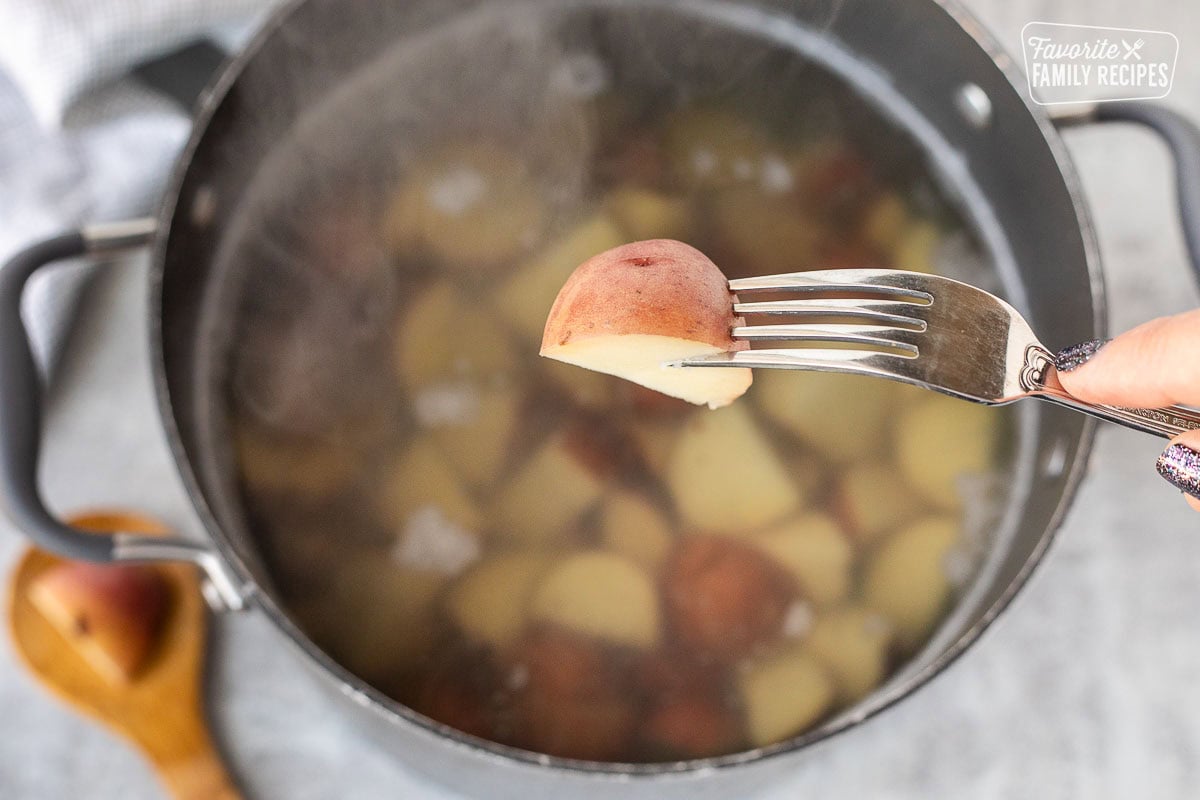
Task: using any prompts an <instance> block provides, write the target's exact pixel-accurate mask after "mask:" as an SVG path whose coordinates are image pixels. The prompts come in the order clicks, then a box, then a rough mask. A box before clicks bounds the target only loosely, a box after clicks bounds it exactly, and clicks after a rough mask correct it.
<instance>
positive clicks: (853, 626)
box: [804, 606, 892, 704]
mask: <svg viewBox="0 0 1200 800" xmlns="http://www.w3.org/2000/svg"><path fill="white" fill-rule="evenodd" d="M891 641H892V627H891V625H890V624H889V623H888V621H887V619H886V618H884V617H883V616H882V615H881V614H879V613H877V612H874V611H870V610H867V609H864V608H859V607H854V606H851V607H847V608H839V609H836V610H831V611H829V612H828V613H824V614H821V615H820V616H818V617H817V621H816V624H814V625H813V628H812V632H811V633H809V635H808V638H806V639H805V640H804V646H805V647H806V648H807V650H808V651H809V652H810V653H812V655H813V656H814V657H816V659H817V660H818V661H820V662H821V663H822V664H824V665H825V667H826V668H827V669H828V670H829V672H830V674H831V675H832V676H833V679H834V682H835V683H836V684H837V696H838V702H839V703H841V704H849V703H853V702H855V701H856V700H860V699H861V698H863V697H865V696H866V695H867V694H868V693H870V691H871V690H872V689H874V688H875V687H876V686H878V685H879V684H880V682H881V681H882V680H883V678H884V675H885V674H886V671H887V658H888V647H889V646H890V645H891Z"/></svg>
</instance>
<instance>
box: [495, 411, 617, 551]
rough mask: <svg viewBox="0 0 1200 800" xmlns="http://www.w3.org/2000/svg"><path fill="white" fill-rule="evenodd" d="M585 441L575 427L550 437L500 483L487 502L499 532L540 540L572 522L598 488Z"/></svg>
mask: <svg viewBox="0 0 1200 800" xmlns="http://www.w3.org/2000/svg"><path fill="white" fill-rule="evenodd" d="M589 446H591V443H590V442H589V441H588V440H587V438H586V436H584V435H583V434H581V433H579V432H577V431H573V430H572V431H562V432H559V433H558V434H556V435H554V436H553V437H551V439H550V440H549V441H548V442H546V443H545V444H544V445H543V446H542V447H541V449H540V450H537V451H536V452H535V453H534V454H533V455H532V456H531V457H530V458H529V460H528V461H526V462H525V463H524V464H523V465H522V466H521V467H520V468H519V469H518V470H517V473H516V474H515V475H514V476H513V477H512V478H511V479H510V480H509V481H508V483H506V484H505V485H503V486H502V487H501V488H500V490H499V492H498V494H497V495H496V498H495V500H494V505H493V507H492V515H491V516H492V518H493V520H494V522H495V524H496V525H497V526H499V532H500V535H501V536H504V537H505V538H508V539H511V540H514V541H518V542H523V543H525V544H532V545H540V544H545V543H547V542H549V541H550V540H551V539H553V538H554V536H556V535H557V534H559V533H561V532H562V531H563V530H564V529H566V528H567V527H568V526H569V525H571V524H572V523H574V522H576V521H577V520H578V519H579V517H580V516H581V515H582V514H583V513H584V512H585V511H587V510H588V509H589V508H590V507H591V506H592V505H593V504H594V503H595V502H596V501H597V500H599V499H600V495H601V494H602V493H603V491H604V484H605V477H604V475H603V473H602V472H600V471H598V470H597V469H596V464H595V463H593V457H594V456H595V455H596V454H593V453H588V452H584V451H585V450H586V449H587V448H588V447H589Z"/></svg>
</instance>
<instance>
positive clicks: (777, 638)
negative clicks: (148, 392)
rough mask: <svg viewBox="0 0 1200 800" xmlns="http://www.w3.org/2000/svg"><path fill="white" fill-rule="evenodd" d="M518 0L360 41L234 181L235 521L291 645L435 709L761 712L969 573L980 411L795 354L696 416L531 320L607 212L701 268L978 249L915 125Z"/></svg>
mask: <svg viewBox="0 0 1200 800" xmlns="http://www.w3.org/2000/svg"><path fill="white" fill-rule="evenodd" d="M635 17H636V18H638V19H642V21H647V20H650V19H651V18H652V17H653V15H647V16H646V17H645V18H644V19H643V18H642V17H640V16H637V15H635ZM663 19H665V17H664V18H663ZM519 22H520V20H517V21H516V22H514V21H513V20H507V21H503V22H501V21H498V20H497V19H495V18H493V17H491V16H486V15H475V16H473V17H471V18H468V19H467V20H466V21H464V22H462V23H458V24H457V25H456V26H455V27H454V30H453V31H439V32H434V33H431V34H428V35H427V36H425V37H424V38H422V39H421V40H419V41H417V42H415V43H414V44H412V45H411V46H406V47H405V48H404V49H403V50H401V51H398V52H397V53H395V54H392V55H390V56H388V57H387V59H385V65H386V69H383V68H380V67H378V66H377V67H376V68H375V69H374V70H372V71H369V72H368V73H366V74H364V76H363V77H361V78H360V79H358V81H357V82H356V81H351V82H349V83H348V85H347V88H346V89H343V90H340V94H338V95H336V96H334V97H333V98H331V99H330V100H329V102H328V103H327V104H326V106H324V107H323V109H322V113H321V114H319V115H314V116H311V117H309V118H307V119H305V120H302V121H301V122H300V123H298V124H297V126H296V133H295V136H294V138H293V139H292V140H291V141H289V142H285V143H282V144H281V147H280V148H279V154H278V155H277V156H276V157H273V159H272V160H271V161H269V162H268V163H267V164H266V165H265V166H264V167H263V169H262V170H261V173H260V175H259V177H258V179H257V181H256V183H255V189H254V191H252V192H251V193H250V194H249V195H248V198H247V199H246V200H245V201H244V213H243V214H241V219H240V222H239V225H240V228H239V231H238V233H237V235H235V236H234V237H233V238H232V240H231V244H230V245H229V247H228V250H227V252H226V254H225V265H226V270H227V272H228V274H229V275H230V276H231V277H230V279H229V281H228V283H229V296H232V297H236V298H237V306H236V307H237V309H238V313H237V314H236V316H235V320H236V323H235V324H234V326H233V327H232V328H231V329H230V330H229V332H228V337H227V338H228V342H229V349H228V352H229V356H228V365H227V369H226V372H225V374H226V380H225V381H224V383H223V384H222V386H221V391H222V392H223V393H224V395H225V398H226V401H227V405H228V408H229V415H228V416H229V423H230V426H231V429H232V431H233V433H234V436H235V440H236V442H237V448H236V461H237V467H238V474H239V481H240V487H241V490H242V496H243V499H244V505H245V509H244V511H245V516H246V520H247V524H248V525H249V526H250V529H251V531H252V532H253V533H254V535H255V537H256V539H257V541H258V542H259V543H260V545H261V548H262V555H263V557H264V560H265V562H266V565H267V568H268V570H269V572H270V575H271V577H272V579H273V582H274V584H275V586H276V589H277V591H278V594H279V597H280V599H281V601H282V603H283V604H284V605H285V607H286V608H287V609H288V611H289V612H290V613H291V614H292V615H293V617H294V618H295V619H296V620H297V622H298V623H299V624H300V625H301V626H302V627H303V628H304V629H305V631H306V632H307V633H308V634H309V636H310V637H311V638H312V639H313V641H314V642H316V643H317V644H318V645H319V646H320V647H322V648H324V649H325V650H327V651H328V652H329V653H330V654H331V655H332V656H333V657H334V658H335V659H337V660H338V661H340V662H341V663H342V664H343V665H345V666H346V667H347V668H348V669H350V670H351V671H353V672H355V673H356V674H358V675H360V676H361V677H362V678H364V679H365V680H367V681H368V682H370V683H372V684H373V685H375V686H376V687H378V688H379V689H381V690H382V691H384V692H386V693H388V694H390V695H391V696H393V697H395V698H396V699H397V700H399V701H401V702H403V703H406V704H408V705H410V706H411V707H413V708H415V709H416V710H418V711H419V712H421V713H424V714H426V715H428V716H430V717H431V718H433V719H436V720H438V721H441V722H444V723H446V724H449V725H452V726H454V727H456V728H459V729H460V730H463V731H465V732H467V733H470V734H474V735H477V736H480V737H482V738H486V739H490V740H493V741H497V742H502V743H505V744H511V745H514V746H518V747H523V748H526V749H530V750H534V751H538V752H543V753H550V754H553V755H561V756H566V757H575V758H583V759H593V760H616V761H656V760H676V759H683V758H694V757H703V756H710V755H719V754H724V753H730V752H735V751H738V750H743V749H746V748H749V747H753V746H758V745H765V744H770V743H772V742H775V741H778V740H781V739H784V738H787V737H790V736H793V735H796V734H798V733H801V732H803V731H804V730H807V729H809V728H811V727H812V726H814V725H817V724H819V723H820V722H821V721H822V720H823V719H827V718H829V716H830V715H832V714H834V713H836V712H837V710H838V709H841V708H845V707H848V706H849V705H851V704H853V703H855V702H856V701H858V700H859V699H861V698H863V697H864V696H866V695H867V694H869V693H870V692H871V691H872V690H873V689H874V688H875V687H876V686H878V685H879V684H880V683H882V682H883V681H884V680H885V679H886V677H887V676H888V675H889V673H891V672H892V671H893V670H895V669H897V668H899V667H900V666H901V665H903V664H904V663H905V661H906V660H908V659H909V658H910V657H911V656H912V655H913V654H914V653H916V652H917V651H918V650H919V649H920V648H921V646H922V644H923V643H924V642H925V641H927V639H928V637H929V636H931V635H932V634H933V632H934V631H935V630H936V627H937V624H938V622H939V620H940V619H942V618H943V615H944V614H945V613H946V612H947V610H948V609H949V608H951V607H952V605H953V602H954V598H955V596H956V593H957V592H958V590H959V589H960V588H961V587H962V586H964V585H965V584H966V583H967V582H968V581H969V579H970V578H971V576H972V574H973V573H974V571H975V569H976V567H977V564H978V562H979V559H980V557H981V554H982V553H983V552H984V551H985V550H986V549H987V545H988V539H987V537H988V534H989V533H990V531H991V530H992V529H993V527H994V525H995V518H996V517H995V510H996V509H998V508H1000V507H1001V506H1002V505H1003V501H1004V500H1005V499H1006V492H1007V491H1008V485H1009V483H1010V480H1009V472H1008V470H1009V465H1010V463H1011V461H1010V458H1009V457H1010V456H1011V450H1012V436H1013V434H1012V425H1011V424H1010V422H1009V421H1008V419H1007V412H1005V411H1003V410H995V409H983V408H978V407H974V406H970V405H968V404H965V403H961V402H959V401H953V400H949V399H945V398H941V397H937V396H933V395H929V394H927V393H922V392H920V391H918V390H915V389H911V388H909V387H901V386H899V385H896V384H891V383H886V382H881V381H875V380H870V379H864V378H843V377H835V376H822V375H809V374H794V373H770V374H768V373H763V374H760V375H758V376H756V381H755V384H754V386H752V387H751V389H750V391H749V393H748V394H747V395H746V396H745V397H744V398H743V399H741V400H739V401H738V402H737V403H736V404H735V405H734V406H732V407H730V408H728V409H724V410H721V411H716V412H711V411H707V410H704V409H697V408H693V407H689V406H687V405H685V404H682V403H679V402H676V401H673V400H670V399H669V398H664V397H662V396H659V395H655V394H653V393H651V392H648V391H645V390H642V389H639V388H637V387H633V386H631V385H628V384H624V383H622V382H620V381H618V380H616V379H612V378H608V377H606V376H600V375H596V374H592V373H586V372H583V371H581V370H577V369H574V368H571V367H567V366H565V365H561V364H557V363H552V362H547V361H545V360H541V359H539V358H538V357H537V349H538V345H539V343H540V331H541V323H542V322H543V321H544V319H545V315H546V313H547V311H548V310H549V306H550V303H551V302H552V301H553V297H554V294H555V292H556V291H557V289H558V287H559V286H560V285H561V284H562V282H563V281H564V280H565V278H566V277H567V275H568V274H569V273H570V271H571V269H572V268H573V267H574V266H575V265H576V264H577V263H578V262H580V261H581V260H583V259H584V258H587V257H588V256H591V255H593V254H595V253H596V252H599V251H601V250H604V249H607V248H608V247H611V246H614V245H617V244H620V243H623V242H625V241H630V240H634V239H643V238H655V237H670V238H679V239H683V240H685V241H688V242H689V243H691V244H693V245H695V246H697V247H699V248H700V249H701V250H703V251H705V252H706V253H708V254H709V255H710V256H712V257H713V259H714V260H715V261H716V262H717V264H718V265H720V266H721V267H722V268H723V269H724V270H725V271H726V273H727V274H728V275H730V276H731V277H738V276H748V275H754V274H767V273H775V272H782V271H792V270H802V269H806V268H828V267H858V266H862V267H895V268H902V269H915V270H921V271H939V272H942V273H946V274H950V275H951V276H953V277H963V276H964V273H963V270H965V269H970V270H972V272H971V273H969V274H967V275H966V277H967V278H969V279H971V280H974V281H976V282H979V280H980V279H981V278H982V277H984V276H988V275H990V274H991V273H990V272H988V266H989V265H990V264H991V259H990V257H988V256H985V255H984V254H983V252H982V248H981V247H980V246H979V244H978V242H977V239H976V236H975V235H974V233H973V229H972V228H970V227H969V226H968V225H966V224H965V222H964V219H963V217H962V215H961V214H960V213H959V212H958V211H957V210H956V208H955V206H954V205H952V204H950V203H948V202H946V200H945V199H944V195H943V193H942V192H941V191H940V190H939V189H938V186H939V184H938V182H937V180H936V179H935V177H934V172H933V171H931V167H930V165H929V164H928V163H927V162H926V160H925V158H924V157H923V155H922V152H923V151H922V150H921V148H920V147H918V146H917V145H916V144H915V143H913V142H912V141H911V140H909V139H908V138H907V137H906V136H904V135H903V134H901V133H900V132H899V130H898V129H896V128H895V127H893V126H892V125H891V124H890V123H889V122H887V121H886V120H885V119H884V118H882V117H881V116H880V115H879V114H877V113H876V112H874V111H873V110H872V107H870V106H868V105H867V104H866V103H864V102H862V101H861V100H859V99H858V98H857V96H856V95H854V94H853V93H852V92H851V91H850V90H849V89H848V88H847V87H846V86H845V85H844V84H843V83H841V82H840V81H839V80H837V79H835V78H834V77H833V76H832V75H831V74H830V73H829V72H827V71H825V70H824V69H821V68H819V67H817V66H815V65H814V64H813V63H812V62H808V61H803V60H800V59H798V58H797V57H796V56H795V55H794V54H793V53H791V52H787V51H785V50H784V49H783V48H782V47H780V48H779V49H772V48H770V47H764V46H763V44H762V41H761V40H759V39H755V40H754V41H753V48H752V50H750V51H748V50H747V47H746V46H745V45H746V44H747V43H746V42H743V41H742V38H743V37H742V36H741V35H739V34H733V33H729V32H723V33H716V32H713V31H710V30H708V29H702V30H696V31H687V30H682V29H681V26H682V28H686V27H687V23H684V22H672V23H671V24H670V25H667V24H666V23H665V22H663V24H645V25H633V24H601V23H599V22H597V21H596V20H590V21H587V24H582V23H579V22H577V21H576V22H571V23H570V24H567V23H564V24H563V25H562V26H561V27H555V26H553V25H551V26H549V27H547V26H546V25H544V24H539V25H533V26H528V25H522V24H518V23H519ZM660 22H662V20H660ZM465 40H470V41H472V42H475V43H477V44H478V48H477V50H478V54H479V58H478V59H477V60H475V61H472V63H475V64H486V65H487V67H488V69H486V70H483V69H475V68H466V69H463V68H461V65H462V55H461V54H462V43H463V41H465ZM671 41H674V42H678V41H694V42H700V43H703V44H704V46H705V47H707V48H708V50H707V51H705V50H703V48H701V49H700V50H697V49H695V48H692V49H688V48H678V47H676V48H668V47H666V43H667V42H671ZM449 42H454V43H456V45H455V46H453V47H451V46H449V44H448V43H449ZM713 52H720V53H724V54H725V55H724V56H723V57H714V56H713V55H712V54H713ZM746 52H752V53H753V55H752V57H745V58H743V57H739V56H740V55H744V54H745V53H746ZM531 87H536V90H535V89H532V88H531ZM364 110H365V111H364ZM991 288H995V287H991ZM731 467H736V469H731Z"/></svg>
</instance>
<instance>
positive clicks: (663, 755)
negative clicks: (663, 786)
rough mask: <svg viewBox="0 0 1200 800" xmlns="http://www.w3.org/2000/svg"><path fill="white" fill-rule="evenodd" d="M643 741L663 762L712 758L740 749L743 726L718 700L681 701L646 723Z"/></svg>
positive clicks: (664, 706) (661, 708) (652, 714)
mask: <svg viewBox="0 0 1200 800" xmlns="http://www.w3.org/2000/svg"><path fill="white" fill-rule="evenodd" d="M641 738H642V740H643V741H644V742H645V743H646V745H647V746H648V747H650V748H651V751H652V752H653V753H654V754H655V755H657V756H658V757H659V758H660V759H661V760H674V759H684V758H709V757H711V756H718V755H724V754H725V753H730V752H733V750H734V749H736V748H737V746H738V744H739V742H741V741H742V724H741V720H739V719H738V717H737V715H736V714H734V713H733V712H732V711H730V710H729V709H727V708H725V707H724V706H723V705H721V704H720V703H719V702H717V701H716V700H715V699H711V698H706V697H690V698H680V699H676V700H671V701H668V702H666V703H663V704H661V705H659V706H658V707H657V708H655V709H654V710H653V711H652V712H650V714H649V715H648V716H647V717H646V719H645V721H644V722H643V723H642V728H641Z"/></svg>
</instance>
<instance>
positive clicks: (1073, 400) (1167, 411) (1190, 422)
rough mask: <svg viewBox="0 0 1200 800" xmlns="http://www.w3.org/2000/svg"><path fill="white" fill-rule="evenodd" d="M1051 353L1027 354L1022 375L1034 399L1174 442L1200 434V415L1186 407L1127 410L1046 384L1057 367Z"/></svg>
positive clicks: (1034, 349)
mask: <svg viewBox="0 0 1200 800" xmlns="http://www.w3.org/2000/svg"><path fill="white" fill-rule="evenodd" d="M1053 358H1054V357H1053V356H1052V355H1051V354H1050V352H1049V351H1048V350H1046V349H1044V348H1041V347H1031V348H1029V351H1028V352H1027V353H1026V354H1025V363H1026V368H1025V369H1024V370H1023V371H1022V373H1021V383H1022V386H1023V388H1025V389H1026V391H1028V392H1029V395H1030V396H1031V397H1039V398H1041V399H1043V400H1048V401H1049V402H1051V403H1056V404H1058V405H1062V406H1067V407H1068V408H1073V409H1075V410H1076V411H1082V412H1083V413H1085V414H1090V415H1091V416H1093V417H1097V418H1099V419H1103V420H1108V421H1109V422H1116V423H1118V424H1120V425H1124V426H1125V427H1127V428H1133V429H1134V430H1139V431H1143V432H1145V433H1151V434H1155V435H1157V436H1162V437H1163V438H1166V439H1171V438H1174V437H1176V436H1178V435H1179V434H1181V433H1186V432H1187V431H1194V430H1200V411H1197V410H1195V409H1191V408H1185V407H1183V406H1165V407H1163V408H1126V407H1124V406H1109V405H1103V404H1101V403H1089V402H1087V401H1084V400H1080V399H1079V398H1078V397H1074V396H1073V395H1070V394H1068V393H1067V392H1065V391H1063V390H1062V389H1058V388H1055V387H1053V386H1049V385H1047V384H1046V382H1045V376H1046V370H1047V368H1048V367H1049V366H1050V365H1051V364H1053V363H1054V361H1053Z"/></svg>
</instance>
